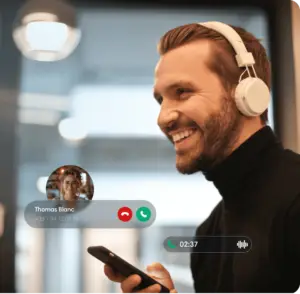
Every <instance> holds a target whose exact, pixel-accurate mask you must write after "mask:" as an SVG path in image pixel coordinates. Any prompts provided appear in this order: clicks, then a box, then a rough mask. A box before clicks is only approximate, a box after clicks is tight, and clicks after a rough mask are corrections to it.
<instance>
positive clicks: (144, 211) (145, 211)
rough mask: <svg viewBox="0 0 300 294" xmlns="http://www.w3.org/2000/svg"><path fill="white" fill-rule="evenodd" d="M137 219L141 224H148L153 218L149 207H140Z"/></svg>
mask: <svg viewBox="0 0 300 294" xmlns="http://www.w3.org/2000/svg"><path fill="white" fill-rule="evenodd" d="M136 218H137V219H138V220H139V221H140V222H147V221H148V220H149V219H150V218H151V210H150V209H149V208H148V207H140V208H138V210H137V211H136Z"/></svg>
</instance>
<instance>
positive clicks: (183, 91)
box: [176, 88, 191, 96]
mask: <svg viewBox="0 0 300 294" xmlns="http://www.w3.org/2000/svg"><path fill="white" fill-rule="evenodd" d="M189 92H191V91H190V90H188V89H185V88H178V89H177V90H176V95H178V96H180V95H182V94H185V93H189Z"/></svg>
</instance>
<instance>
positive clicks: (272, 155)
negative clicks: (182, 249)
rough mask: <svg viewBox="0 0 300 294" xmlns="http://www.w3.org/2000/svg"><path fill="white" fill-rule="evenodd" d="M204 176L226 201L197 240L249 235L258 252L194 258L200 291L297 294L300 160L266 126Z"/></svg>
mask: <svg viewBox="0 0 300 294" xmlns="http://www.w3.org/2000/svg"><path fill="white" fill-rule="evenodd" d="M204 175H205V177H206V179H207V180H208V181H212V182H213V183H214V185H215V187H216V188H217V189H218V190H219V192H220V194H221V196H222V200H221V201H220V202H219V204H218V205H217V206H216V207H215V208H214V210H213V211H212V213H211V214H210V216H209V217H208V218H207V219H206V220H205V221H204V222H203V223H202V224H201V225H200V226H199V227H198V229H197V231H196V236H246V237H249V238H250V239H251V241H252V248H251V250H250V251H249V252H248V253H192V254H191V269H192V275H193V279H194V287H195V291H196V292H223V293H224V292H252V293H257V292H260V293H261V292H272V293H274V292H277V293H283V292H285V293H287V292H288V293H291V292H295V291H296V290H297V289H298V287H299V284H300V155H298V154H296V153H294V152H292V151H290V150H286V149H284V148H283V147H282V145H281V143H280V142H279V141H278V140H277V138H276V137H275V135H274V133H273V131H272V130H271V128H270V127H268V126H266V127H264V128H262V129H261V130H259V131H258V132H257V133H255V134H254V135H253V136H252V137H251V138H249V139H248V140H247V141H246V142H244V143H243V144H242V145H241V146H239V147H238V149H236V150H235V151H234V152H233V153H232V154H231V155H230V156H229V157H227V158H226V159H225V160H224V161H223V162H222V163H221V164H219V165H218V166H217V167H215V168H214V169H213V170H212V171H210V172H207V173H205V174H204ZM207 197H209V195H207ZM223 245H224V246H226V244H223Z"/></svg>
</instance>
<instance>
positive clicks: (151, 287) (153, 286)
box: [136, 284, 161, 293]
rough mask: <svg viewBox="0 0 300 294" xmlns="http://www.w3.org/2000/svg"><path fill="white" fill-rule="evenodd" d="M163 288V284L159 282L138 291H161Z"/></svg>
mask: <svg viewBox="0 0 300 294" xmlns="http://www.w3.org/2000/svg"><path fill="white" fill-rule="evenodd" d="M160 290H161V286H160V285H158V284H155V285H151V286H149V287H147V288H145V289H142V290H141V291H138V292H136V293H159V292H160Z"/></svg>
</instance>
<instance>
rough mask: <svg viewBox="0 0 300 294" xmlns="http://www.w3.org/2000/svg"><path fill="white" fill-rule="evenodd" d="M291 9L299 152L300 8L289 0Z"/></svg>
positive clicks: (298, 146)
mask: <svg viewBox="0 0 300 294" xmlns="http://www.w3.org/2000/svg"><path fill="white" fill-rule="evenodd" d="M291 9H292V34H293V51H294V66H295V97H296V109H297V152H299V153H300V34H299V32H300V8H299V6H298V4H296V3H295V2H294V1H291Z"/></svg>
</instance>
